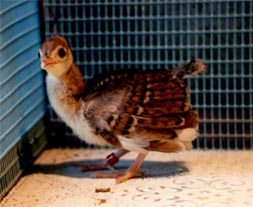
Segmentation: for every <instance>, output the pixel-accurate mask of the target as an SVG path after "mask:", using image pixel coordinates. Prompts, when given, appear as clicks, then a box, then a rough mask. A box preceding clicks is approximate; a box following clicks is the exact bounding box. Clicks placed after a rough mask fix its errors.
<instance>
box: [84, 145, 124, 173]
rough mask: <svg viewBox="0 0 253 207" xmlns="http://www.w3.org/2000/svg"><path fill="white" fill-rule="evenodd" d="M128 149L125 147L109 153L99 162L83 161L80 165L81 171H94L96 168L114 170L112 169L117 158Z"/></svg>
mask: <svg viewBox="0 0 253 207" xmlns="http://www.w3.org/2000/svg"><path fill="white" fill-rule="evenodd" d="M128 152H129V151H127V150H125V149H119V150H118V151H116V152H115V153H111V154H110V155H108V156H107V157H106V159H105V160H102V161H99V162H92V163H85V164H84V165H83V166H82V167H83V168H82V172H89V171H96V170H105V169H110V170H112V171H116V170H115V169H114V167H113V166H114V165H115V164H116V163H117V162H118V161H119V159H120V158H121V157H122V156H124V155H125V154H127V153H128Z"/></svg>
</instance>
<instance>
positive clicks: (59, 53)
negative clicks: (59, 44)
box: [58, 48, 66, 58]
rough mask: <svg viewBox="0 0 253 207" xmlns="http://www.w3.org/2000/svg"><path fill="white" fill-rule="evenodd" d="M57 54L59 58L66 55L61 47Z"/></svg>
mask: <svg viewBox="0 0 253 207" xmlns="http://www.w3.org/2000/svg"><path fill="white" fill-rule="evenodd" d="M58 55H59V56H60V58H64V57H65V56H66V52H65V50H64V49H63V48H61V49H59V50H58Z"/></svg>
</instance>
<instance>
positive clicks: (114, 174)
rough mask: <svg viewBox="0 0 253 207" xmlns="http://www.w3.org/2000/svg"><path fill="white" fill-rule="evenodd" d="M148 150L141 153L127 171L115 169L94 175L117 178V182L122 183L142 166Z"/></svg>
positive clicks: (96, 176) (94, 175)
mask: <svg viewBox="0 0 253 207" xmlns="http://www.w3.org/2000/svg"><path fill="white" fill-rule="evenodd" d="M147 154H148V152H146V153H140V154H139V155H138V156H137V158H136V160H135V161H134V163H133V164H132V165H131V166H130V167H129V168H128V170H127V171H126V172H119V171H114V172H112V173H103V172H95V173H93V174H92V177H95V178H116V183H117V184H118V183H122V182H124V181H126V180H128V179H130V178H132V177H134V176H135V175H136V174H137V173H138V172H139V170H140V166H141V164H142V163H143V161H144V159H145V157H146V156H147Z"/></svg>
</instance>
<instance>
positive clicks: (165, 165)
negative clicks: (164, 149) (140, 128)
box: [25, 160, 189, 178]
mask: <svg viewBox="0 0 253 207" xmlns="http://www.w3.org/2000/svg"><path fill="white" fill-rule="evenodd" d="M99 161H101V160H92V161H87V160H85V161H75V162H62V163H57V164H34V165H32V166H31V168H30V169H29V170H27V171H26V172H25V175H28V174H35V173H44V174H55V175H61V176H67V177H76V178H90V176H91V173H92V172H82V170H81V169H82V164H84V163H85V164H87V163H89V162H90V163H94V162H99ZM132 163H133V160H121V161H120V162H119V163H118V164H117V165H115V168H116V169H117V170H120V171H124V170H127V168H128V167H129V166H130V165H131V164H132ZM141 170H142V171H143V172H144V173H145V177H168V176H176V175H179V174H182V173H187V172H189V170H188V168H187V167H186V165H185V164H184V163H183V162H156V161H145V162H144V163H143V165H142V167H141ZM103 171H104V172H108V173H109V172H111V171H110V170H103Z"/></svg>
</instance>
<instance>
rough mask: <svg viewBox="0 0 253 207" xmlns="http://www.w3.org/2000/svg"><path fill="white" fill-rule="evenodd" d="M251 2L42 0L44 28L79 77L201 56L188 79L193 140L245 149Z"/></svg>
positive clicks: (250, 116) (251, 93) (252, 58)
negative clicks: (68, 48)
mask: <svg viewBox="0 0 253 207" xmlns="http://www.w3.org/2000/svg"><path fill="white" fill-rule="evenodd" d="M252 7H253V2H252V1H246V0H242V1H228V0H215V1H200V0H194V1H193V0H189V1H184V0H178V1H175V0H173V1H163V0H158V1H153V0H147V1H143V0H127V1H123V0H119V1H110V2H108V1H51V0H46V1H45V2H44V10H45V14H46V16H45V23H46V31H45V33H46V35H47V36H50V35H52V34H53V33H54V32H57V33H59V34H61V35H64V36H66V37H67V38H68V39H70V41H71V43H72V44H73V45H74V47H73V49H74V53H75V56H76V58H77V63H78V65H79V66H80V68H81V69H82V71H83V72H84V77H85V78H87V79H91V78H96V76H97V75H98V74H99V73H110V71H113V70H121V69H125V70H127V69H129V68H138V69H142V70H158V69H161V68H172V67H176V66H177V65H178V64H182V63H184V62H187V61H189V60H190V59H191V58H193V57H194V58H201V59H203V61H204V62H205V63H206V64H207V65H208V67H209V72H208V73H206V74H203V75H201V76H199V77H196V78H192V79H189V80H188V83H189V86H190V88H191V91H192V94H191V101H192V104H193V107H194V108H195V109H196V110H197V111H198V112H199V114H200V126H199V132H200V134H199V137H198V139H197V140H196V143H195V147H197V148H206V149H207V148H212V149H214V148H226V149H230V148H233V149H246V148H252V147H253V144H252V143H253V141H252V140H253V129H252V128H253V126H252V120H253V109H252V108H253V101H252V100H253V86H252V82H253V68H252V67H253V66H252V65H253V52H252V50H253V40H252V36H253V22H252V19H253V9H252ZM59 11H60V12H59ZM80 14H81V15H80ZM56 25H62V26H61V27H56ZM64 25H67V28H68V27H69V28H68V29H66V26H64ZM55 28H57V29H58V30H57V31H56V30H55ZM64 28H65V29H64ZM81 42H83V44H81ZM80 44H81V46H80ZM51 121H52V123H54V122H57V123H58V122H59V119H58V118H55V117H51ZM53 133H54V134H57V132H56V131H54V132H53Z"/></svg>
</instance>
